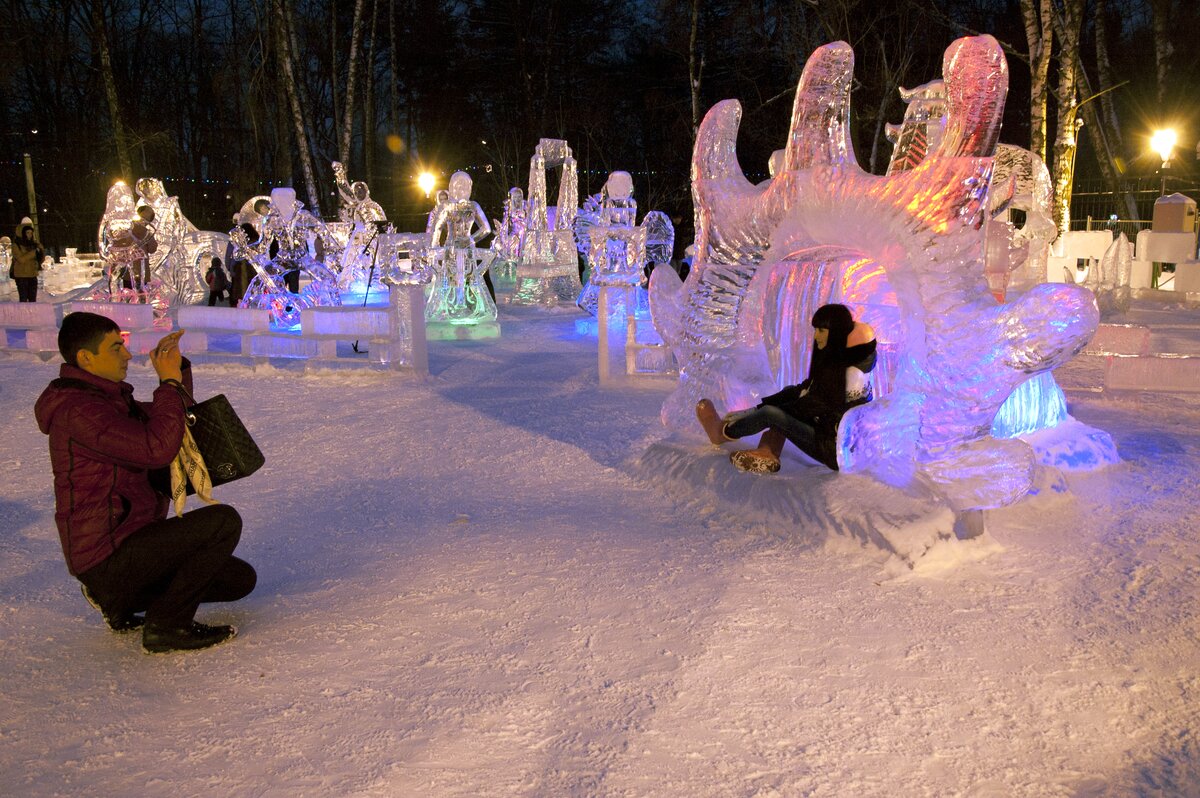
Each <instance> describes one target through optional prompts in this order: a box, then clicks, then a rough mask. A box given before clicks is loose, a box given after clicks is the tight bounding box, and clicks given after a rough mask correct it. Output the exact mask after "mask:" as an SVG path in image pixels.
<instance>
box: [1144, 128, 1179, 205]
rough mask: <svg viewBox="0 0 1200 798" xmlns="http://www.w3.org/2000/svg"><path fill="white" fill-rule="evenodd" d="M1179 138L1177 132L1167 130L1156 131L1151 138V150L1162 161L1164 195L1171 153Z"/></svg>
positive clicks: (1164, 193)
mask: <svg viewBox="0 0 1200 798" xmlns="http://www.w3.org/2000/svg"><path fill="white" fill-rule="evenodd" d="M1178 140H1179V137H1178V136H1176V135H1175V131H1174V130H1171V129H1170V128H1167V129H1165V130H1156V131H1154V135H1153V136H1151V137H1150V149H1152V150H1154V151H1155V152H1156V153H1158V157H1159V158H1161V159H1162V192H1161V193H1162V194H1163V195H1164V196H1165V195H1166V193H1167V170H1168V169H1169V168H1171V153H1172V152H1173V151H1174V150H1175V142H1176V141H1178Z"/></svg>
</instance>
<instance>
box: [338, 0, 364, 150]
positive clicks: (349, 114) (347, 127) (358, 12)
mask: <svg viewBox="0 0 1200 798" xmlns="http://www.w3.org/2000/svg"><path fill="white" fill-rule="evenodd" d="M362 14H363V0H354V22H353V23H352V25H351V26H350V63H348V64H347V65H346V99H345V103H344V107H343V122H342V141H341V144H340V145H339V146H338V156H339V160H341V162H342V163H344V164H347V165H348V164H349V163H350V140H351V138H352V136H351V134H352V133H353V132H354V84H355V82H356V81H355V79H356V78H357V70H358V43H359V40H360V39H361V38H362V27H363V26H362Z"/></svg>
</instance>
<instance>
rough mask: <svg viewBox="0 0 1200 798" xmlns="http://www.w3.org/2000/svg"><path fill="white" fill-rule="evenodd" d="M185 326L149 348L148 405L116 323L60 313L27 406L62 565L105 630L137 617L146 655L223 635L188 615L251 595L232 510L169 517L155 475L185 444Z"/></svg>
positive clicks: (249, 571)
mask: <svg viewBox="0 0 1200 798" xmlns="http://www.w3.org/2000/svg"><path fill="white" fill-rule="evenodd" d="M182 334H183V333H182V331H177V332H173V333H171V334H169V335H167V336H166V337H164V338H163V339H162V340H161V341H159V343H158V346H157V347H155V349H154V351H153V352H152V353H151V354H150V363H151V365H153V367H154V370H155V372H156V373H157V374H158V377H159V381H160V382H159V385H158V388H157V389H156V390H155V391H154V398H153V401H150V402H138V401H135V400H134V398H133V386H131V385H130V384H129V383H127V382H125V375H126V372H127V371H128V367H129V361H130V359H131V357H132V355H130V353H129V350H128V349H126V348H125V343H124V339H123V338H122V336H121V330H120V328H119V327H118V326H117V325H116V323H115V322H113V321H112V320H111V319H108V318H106V317H104V316H98V315H96V314H94V313H85V312H77V313H71V314H68V315H67V316H65V317H64V318H63V321H62V327H61V329H60V330H59V335H58V346H59V351H60V353H61V354H62V356H63V360H64V361H65V362H64V363H63V365H62V367H61V370H60V372H59V377H58V379H56V380H53V381H52V382H51V383H50V384H49V386H47V387H46V390H45V391H43V392H42V395H41V396H40V397H38V400H37V403H36V405H35V407H34V414H35V416H36V418H37V422H38V427H39V428H40V429H41V431H42V432H43V433H45V434H46V435H49V436H50V464H51V466H52V468H53V471H54V499H55V506H56V509H55V514H54V520H55V522H56V524H57V525H58V534H59V538H60V540H61V543H62V549H63V556H64V557H65V558H66V561H67V569H68V570H69V571H70V572H71V574H72V575H73V576H75V577H76V578H77V579H79V581H80V582H82V583H83V594H84V597H85V598H86V599H87V600H88V601H89V603H92V604H93V606H96V607H97V609H99V610H100V611H101V613H102V614H103V615H104V619H105V621H106V622H107V623H108V625H109V627H110V628H111V629H113V630H114V631H129V630H131V629H136V628H138V627H141V626H143V624H144V626H145V628H144V630H143V632H142V648H143V650H145V651H146V652H147V653H163V652H167V651H176V650H184V649H199V648H207V647H208V646H212V645H216V644H217V643H221V642H223V641H225V640H228V639H230V638H232V637H233V636H234V635H235V634H236V630H235V629H234V628H233V627H232V626H207V625H205V624H201V623H196V622H195V621H194V619H193V616H194V615H195V613H196V610H197V608H198V606H199V605H200V603H201V602H211V601H235V600H237V599H240V598H242V597H244V596H246V595H248V594H249V593H250V591H252V590H253V589H254V585H255V582H256V580H257V576H256V574H255V572H254V568H252V567H251V566H250V564H249V563H247V562H245V561H243V560H240V559H238V558H237V557H235V556H233V551H234V548H235V547H236V546H237V544H238V541H239V539H240V538H241V532H242V519H241V517H240V516H239V515H238V513H237V511H236V510H234V509H233V508H232V507H229V506H228V505H224V504H214V505H210V506H206V507H202V508H200V509H197V510H193V511H191V512H188V513H185V514H183V515H177V516H176V517H174V518H167V509H168V499H167V495H166V492H165V490H164V489H162V488H161V487H160V486H159V485H158V484H157V482H156V479H155V470H156V469H161V468H163V467H165V466H168V465H169V464H170V463H171V461H172V460H173V459H174V458H175V456H176V454H177V453H178V452H179V448H180V445H181V443H182V440H183V433H184V424H185V420H184V411H185V403H186V401H187V400H186V399H185V398H184V394H183V392H182V391H181V390H180V388H186V389H188V393H189V394H190V390H191V379H192V378H191V368H190V364H189V363H188V362H187V361H186V359H184V358H183V357H182V355H181V354H180V352H179V336H180V335H182ZM167 490H169V488H167ZM140 612H145V618H142V617H141V616H139V615H138V614H137V613H140Z"/></svg>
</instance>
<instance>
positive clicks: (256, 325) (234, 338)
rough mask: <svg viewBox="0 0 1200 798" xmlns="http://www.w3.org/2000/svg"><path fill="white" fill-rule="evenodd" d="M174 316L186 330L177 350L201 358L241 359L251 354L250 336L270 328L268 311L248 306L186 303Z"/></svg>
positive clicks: (267, 331) (204, 359)
mask: <svg viewBox="0 0 1200 798" xmlns="http://www.w3.org/2000/svg"><path fill="white" fill-rule="evenodd" d="M175 320H176V322H178V324H179V327H180V328H181V329H183V330H185V331H186V333H185V334H184V336H183V337H182V338H180V339H179V348H180V351H182V352H183V353H184V354H186V355H187V356H188V357H189V358H192V359H198V360H199V361H200V362H221V361H230V360H232V361H237V362H244V361H245V360H246V359H248V358H250V357H252V356H253V351H252V346H251V341H252V340H253V336H254V335H256V334H262V335H265V334H268V333H269V332H270V331H271V314H270V312H269V311H266V310H253V309H250V308H221V307H215V306H214V307H205V306H203V305H188V306H186V307H182V308H180V309H179V313H178V314H177V315H176V318H175Z"/></svg>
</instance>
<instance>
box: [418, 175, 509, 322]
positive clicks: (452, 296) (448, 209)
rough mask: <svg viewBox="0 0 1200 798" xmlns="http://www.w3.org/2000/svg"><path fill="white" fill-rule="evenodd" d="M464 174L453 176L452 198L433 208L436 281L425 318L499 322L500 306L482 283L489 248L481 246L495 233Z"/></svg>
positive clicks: (432, 260)
mask: <svg viewBox="0 0 1200 798" xmlns="http://www.w3.org/2000/svg"><path fill="white" fill-rule="evenodd" d="M471 186H472V183H471V178H470V176H469V175H468V174H467V173H466V172H455V173H454V174H453V175H451V176H450V188H449V196H448V197H447V199H446V201H445V202H442V203H439V204H438V206H437V208H436V209H435V210H434V213H433V216H432V219H431V226H432V230H431V232H430V236H429V250H428V258H429V262H430V263H431V264H432V266H433V273H434V278H433V282H432V284H431V285H430V287H429V297H428V300H427V302H426V305H425V319H426V321H432V322H448V323H450V324H478V323H479V322H483V321H495V320H496V303H495V302H493V301H492V297H491V295H490V294H489V293H488V290H487V285H486V284H485V283H484V280H483V278H484V275H485V274H486V273H487V270H488V266H490V265H491V262H492V258H493V254H492V252H491V250H488V249H483V248H480V247H477V246H476V244H478V243H479V242H480V241H482V240H483V239H484V238H486V237H488V236H489V235H491V233H492V228H491V225H489V224H488V220H487V216H485V215H484V213H483V209H482V208H480V207H479V203H478V202H475V201H473V200H472V199H471Z"/></svg>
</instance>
